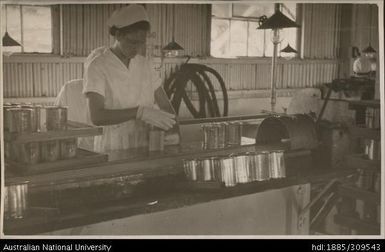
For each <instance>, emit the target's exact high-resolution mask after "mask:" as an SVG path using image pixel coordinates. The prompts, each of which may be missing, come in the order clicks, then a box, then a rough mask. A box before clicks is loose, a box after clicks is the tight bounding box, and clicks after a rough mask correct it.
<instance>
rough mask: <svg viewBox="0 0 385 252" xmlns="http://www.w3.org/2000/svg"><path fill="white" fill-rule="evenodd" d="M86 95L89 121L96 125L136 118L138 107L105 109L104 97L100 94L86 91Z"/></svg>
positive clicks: (111, 123)
mask: <svg viewBox="0 0 385 252" xmlns="http://www.w3.org/2000/svg"><path fill="white" fill-rule="evenodd" d="M86 96H87V100H88V107H89V111H90V117H91V121H92V123H93V124H95V125H97V126H101V125H113V124H118V123H122V122H125V121H128V120H132V119H135V118H136V114H137V112H138V107H135V108H128V109H105V108H104V97H103V96H102V95H100V94H98V93H94V92H88V93H87V94H86Z"/></svg>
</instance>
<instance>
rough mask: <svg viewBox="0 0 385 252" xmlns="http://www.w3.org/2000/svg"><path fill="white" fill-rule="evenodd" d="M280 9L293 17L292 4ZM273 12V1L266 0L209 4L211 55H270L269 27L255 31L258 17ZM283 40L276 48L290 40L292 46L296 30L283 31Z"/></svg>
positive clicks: (223, 56) (284, 45) (222, 56)
mask: <svg viewBox="0 0 385 252" xmlns="http://www.w3.org/2000/svg"><path fill="white" fill-rule="evenodd" d="M280 8H281V11H282V12H283V13H284V14H285V15H286V16H288V17H289V18H291V19H292V20H295V19H296V4H295V3H285V4H281V5H280ZM273 14H274V4H270V3H266V4H261V3H255V4H252V3H233V4H227V3H222V4H213V5H212V18H211V56H213V57H217V58H235V57H242V56H243V57H265V56H266V57H270V56H272V54H273V44H272V42H271V41H270V30H258V29H257V28H258V27H259V23H258V21H259V17H261V16H262V15H266V16H267V17H270V16H271V15H273ZM283 33H284V34H283V37H284V39H283V41H282V42H281V43H280V44H279V48H278V50H281V48H280V47H282V49H283V48H284V47H286V45H287V43H290V45H291V46H292V47H294V48H295V47H296V42H297V29H296V28H287V29H284V30H283Z"/></svg>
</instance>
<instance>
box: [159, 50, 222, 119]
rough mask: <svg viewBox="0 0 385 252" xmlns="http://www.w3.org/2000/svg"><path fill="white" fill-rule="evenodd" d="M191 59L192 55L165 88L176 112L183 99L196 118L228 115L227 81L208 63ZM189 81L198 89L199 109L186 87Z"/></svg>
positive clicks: (171, 77)
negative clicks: (218, 93)
mask: <svg viewBox="0 0 385 252" xmlns="http://www.w3.org/2000/svg"><path fill="white" fill-rule="evenodd" d="M189 60H190V57H188V59H187V60H186V62H185V63H183V64H182V65H181V66H180V68H179V69H177V70H176V71H175V72H174V73H172V74H171V76H170V78H168V79H167V80H166V81H165V85H164V89H165V91H166V94H167V95H168V97H169V99H170V101H171V104H172V106H173V107H174V109H175V112H176V113H177V114H178V113H179V108H180V105H181V103H182V100H183V101H184V103H185V104H186V107H187V109H188V110H189V111H190V113H191V114H192V115H193V117H194V118H206V117H221V116H227V115H228V95H227V90H226V86H225V83H224V81H223V79H222V77H221V76H220V74H219V73H218V72H217V71H215V70H214V69H212V68H210V67H208V66H206V65H201V64H192V63H188V61H189ZM215 80H216V82H218V83H219V85H220V88H221V91H222V95H223V112H222V114H221V112H220V109H219V105H218V101H217V97H216V94H215V88H214V85H213V81H215ZM189 83H190V84H192V85H193V86H194V87H195V88H196V90H197V94H198V106H199V107H198V109H196V108H195V106H194V105H193V103H192V101H191V99H190V97H189V96H188V94H187V92H186V87H187V84H189ZM214 83H215V82H214Z"/></svg>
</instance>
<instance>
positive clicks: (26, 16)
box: [23, 6, 52, 53]
mask: <svg viewBox="0 0 385 252" xmlns="http://www.w3.org/2000/svg"><path fill="white" fill-rule="evenodd" d="M23 30H24V51H25V52H45V53H50V52H52V22H51V7H49V6H23Z"/></svg>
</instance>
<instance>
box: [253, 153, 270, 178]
mask: <svg viewBox="0 0 385 252" xmlns="http://www.w3.org/2000/svg"><path fill="white" fill-rule="evenodd" d="M269 166H270V164H269V152H268V151H261V152H257V153H256V154H255V177H256V181H264V180H268V179H270V171H269Z"/></svg>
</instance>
